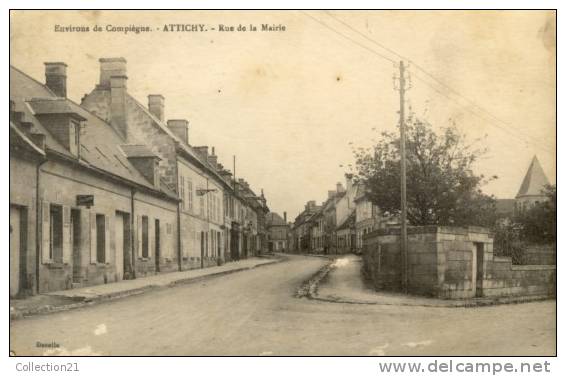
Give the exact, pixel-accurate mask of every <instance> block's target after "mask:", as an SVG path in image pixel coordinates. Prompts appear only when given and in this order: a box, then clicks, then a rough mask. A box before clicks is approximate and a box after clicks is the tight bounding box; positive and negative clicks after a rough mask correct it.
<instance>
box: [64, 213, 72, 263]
mask: <svg viewBox="0 0 566 376" xmlns="http://www.w3.org/2000/svg"><path fill="white" fill-rule="evenodd" d="M63 263H65V264H70V263H71V208H70V207H68V206H63Z"/></svg>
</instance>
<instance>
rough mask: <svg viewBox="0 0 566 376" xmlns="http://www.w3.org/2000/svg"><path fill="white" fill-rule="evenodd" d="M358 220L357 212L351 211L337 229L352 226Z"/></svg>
mask: <svg viewBox="0 0 566 376" xmlns="http://www.w3.org/2000/svg"><path fill="white" fill-rule="evenodd" d="M355 221H356V212H355V211H353V212H352V213H350V214H349V215H348V217H346V220H345V221H344V222H342V224H341V225H340V226H338V227H336V231H338V230H344V229H346V228H349V227H351V226H352V225H353V224H354V222H355Z"/></svg>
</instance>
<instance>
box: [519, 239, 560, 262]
mask: <svg viewBox="0 0 566 376" xmlns="http://www.w3.org/2000/svg"><path fill="white" fill-rule="evenodd" d="M523 260H524V262H523V264H525V265H556V243H555V244H530V245H527V246H526V248H525V251H524V253H523Z"/></svg>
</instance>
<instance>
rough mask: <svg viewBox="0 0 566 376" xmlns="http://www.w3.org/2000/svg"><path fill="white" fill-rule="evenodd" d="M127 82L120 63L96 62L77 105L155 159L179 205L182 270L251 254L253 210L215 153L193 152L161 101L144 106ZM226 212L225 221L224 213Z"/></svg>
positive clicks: (183, 124)
mask: <svg viewBox="0 0 566 376" xmlns="http://www.w3.org/2000/svg"><path fill="white" fill-rule="evenodd" d="M127 80H128V77H127V72H126V60H125V59H123V58H104V59H100V80H99V83H98V84H97V85H96V86H95V88H94V89H93V90H92V91H91V92H90V93H89V94H87V95H86V96H85V97H84V98H83V100H82V103H81V105H82V106H83V107H85V108H87V109H89V110H90V111H92V112H93V113H95V114H96V115H97V116H99V117H101V118H103V119H106V120H107V121H108V122H110V123H111V124H112V125H113V126H114V128H115V129H116V131H117V132H118V133H121V134H122V135H123V136H124V137H125V138H126V139H128V140H129V141H131V142H142V141H145V142H147V143H148V147H149V148H150V149H151V151H152V152H154V153H155V154H156V155H157V156H159V158H160V161H159V171H160V173H161V174H162V175H163V176H164V178H165V181H166V182H167V183H168V184H169V185H170V186H171V188H172V190H173V191H174V192H175V193H176V194H178V195H179V198H180V199H181V204H180V209H179V234H180V237H179V242H180V245H181V251H180V259H181V269H183V270H184V269H192V268H198V267H206V266H213V265H217V264H221V263H223V262H224V261H226V259H227V258H228V259H235V260H237V259H240V258H241V257H247V255H249V254H255V252H251V251H250V250H251V249H254V250H255V248H256V247H255V244H251V242H252V240H251V238H250V237H251V236H257V225H256V226H255V227H254V229H255V230H254V229H249V226H248V223H249V222H250V221H251V222H252V223H255V222H257V220H255V222H254V218H255V217H254V214H252V212H253V211H254V210H253V208H252V206H253V205H254V204H250V202H249V200H247V199H246V198H245V197H236V196H237V195H238V194H237V193H236V191H237V185H238V184H239V183H238V184H230V182H231V178H230V177H229V176H230V175H231V172H230V171H227V170H225V169H224V168H223V167H222V165H220V164H219V163H218V160H217V156H216V155H215V151H214V148H211V149H210V151H209V147H208V146H192V145H191V144H190V143H189V141H190V140H189V122H188V121H187V120H185V119H171V120H168V121H165V98H164V97H163V96H162V95H159V94H151V95H148V100H147V106H144V105H142V104H141V103H140V102H138V101H137V100H136V99H135V98H134V97H132V96H131V95H130V94H129V93H128V91H127ZM227 177H228V178H227ZM248 188H249V187H248ZM248 188H244V189H243V191H247V189H248ZM250 192H251V191H250ZM242 194H244V192H241V193H239V195H240V196H241V195H242ZM245 194H248V195H250V196H255V194H253V193H252V194H250V193H249V192H246V193H245ZM233 206H236V207H235V208H233V209H232V207H233ZM264 206H266V205H264ZM226 209H229V213H228V214H230V215H227V213H225V212H224V211H225V210H226ZM246 221H248V222H246ZM245 222H246V223H245ZM232 229H233V230H234V232H235V233H233V232H232ZM253 231H255V232H256V233H255V234H252V232H253ZM255 239H256V238H255V237H254V238H253V241H255ZM228 247H232V248H228ZM227 255H228V256H229V257H227Z"/></svg>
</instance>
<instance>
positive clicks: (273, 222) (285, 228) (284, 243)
mask: <svg viewBox="0 0 566 376" xmlns="http://www.w3.org/2000/svg"><path fill="white" fill-rule="evenodd" d="M265 227H266V229H267V244H268V249H269V252H285V251H287V250H288V249H289V241H288V237H289V224H288V223H287V213H286V212H284V213H283V218H281V216H280V215H279V214H277V213H267V215H266V218H265Z"/></svg>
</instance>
